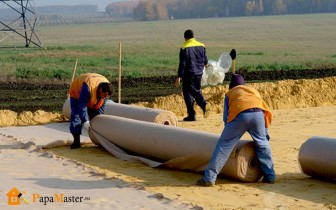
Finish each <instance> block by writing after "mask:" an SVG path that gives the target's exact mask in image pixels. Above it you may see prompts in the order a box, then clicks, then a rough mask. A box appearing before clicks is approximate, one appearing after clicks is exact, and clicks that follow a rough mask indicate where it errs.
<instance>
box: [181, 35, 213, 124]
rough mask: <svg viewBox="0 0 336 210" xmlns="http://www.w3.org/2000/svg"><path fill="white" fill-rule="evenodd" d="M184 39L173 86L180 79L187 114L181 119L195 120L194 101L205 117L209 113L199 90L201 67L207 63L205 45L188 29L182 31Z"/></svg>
mask: <svg viewBox="0 0 336 210" xmlns="http://www.w3.org/2000/svg"><path fill="white" fill-rule="evenodd" d="M184 39H185V42H184V43H183V45H182V47H181V49H180V54H179V59H180V63H179V67H178V75H177V78H176V80H175V86H176V87H178V86H179V85H180V82H181V79H182V81H183V83H182V92H183V97H184V101H185V104H186V106H187V112H188V116H187V117H185V118H184V119H183V121H195V120H196V112H195V110H194V101H196V103H197V105H198V106H200V107H201V109H202V110H203V114H204V117H205V118H206V117H208V115H209V112H208V111H207V107H206V106H207V102H206V100H205V99H204V97H203V95H202V92H201V79H202V75H203V69H204V67H205V66H206V65H208V58H207V55H206V49H205V45H204V44H203V43H201V42H198V41H197V40H196V39H195V38H194V32H193V31H192V30H190V29H189V30H186V31H185V32H184Z"/></svg>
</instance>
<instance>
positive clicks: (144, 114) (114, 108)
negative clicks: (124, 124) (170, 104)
mask: <svg viewBox="0 0 336 210" xmlns="http://www.w3.org/2000/svg"><path fill="white" fill-rule="evenodd" d="M104 114H106V115H114V116H118V117H125V118H130V119H135V120H141V121H146V122H152V123H157V124H163V125H171V126H177V124H178V120H177V118H176V116H175V114H174V113H173V112H170V111H167V110H161V109H151V108H145V107H137V106H131V105H127V104H119V103H114V102H112V101H108V102H106V104H105V112H104ZM63 115H64V116H65V117H66V118H68V119H70V115H71V108H70V99H69V98H68V99H67V100H66V101H65V103H64V104H63Z"/></svg>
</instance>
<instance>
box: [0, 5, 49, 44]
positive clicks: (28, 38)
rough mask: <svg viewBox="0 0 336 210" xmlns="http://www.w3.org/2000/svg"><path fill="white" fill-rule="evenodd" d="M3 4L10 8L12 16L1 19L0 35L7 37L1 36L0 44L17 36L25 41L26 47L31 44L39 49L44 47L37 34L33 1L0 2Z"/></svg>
mask: <svg viewBox="0 0 336 210" xmlns="http://www.w3.org/2000/svg"><path fill="white" fill-rule="evenodd" d="M1 4H3V5H5V6H7V8H10V9H11V10H10V11H11V12H12V13H11V14H10V15H9V16H8V17H6V18H2V19H5V20H1V18H0V33H1V32H3V33H4V34H5V35H4V36H3V37H2V36H0V43H1V42H2V41H4V40H5V39H7V38H8V37H10V36H11V35H13V34H14V35H17V36H19V37H21V38H23V39H24V40H25V47H29V46H30V45H31V44H33V45H35V46H37V47H43V44H42V43H41V41H40V39H39V38H38V35H37V34H36V31H35V30H36V26H37V15H36V11H35V4H34V1H33V0H0V6H1Z"/></svg>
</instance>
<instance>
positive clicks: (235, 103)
mask: <svg viewBox="0 0 336 210" xmlns="http://www.w3.org/2000/svg"><path fill="white" fill-rule="evenodd" d="M226 95H227V96H228V98H229V110H228V122H230V121H232V120H234V118H236V117H237V115H238V114H239V113H241V112H242V111H244V110H246V109H250V108H260V109H262V110H264V119H265V125H266V128H268V126H269V125H271V123H272V117H273V116H272V112H271V111H270V109H269V108H268V106H267V104H266V103H265V102H264V101H263V99H262V98H261V96H260V93H259V92H258V91H257V90H255V89H254V88H252V87H249V86H246V85H238V86H236V87H234V88H232V89H231V90H229V91H228V92H227V93H226Z"/></svg>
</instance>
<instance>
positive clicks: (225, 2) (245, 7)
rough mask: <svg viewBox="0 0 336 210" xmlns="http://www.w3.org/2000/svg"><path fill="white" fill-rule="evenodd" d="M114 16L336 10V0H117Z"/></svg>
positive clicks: (145, 17)
mask: <svg viewBox="0 0 336 210" xmlns="http://www.w3.org/2000/svg"><path fill="white" fill-rule="evenodd" d="M105 10H106V13H107V14H108V15H109V16H110V17H133V19H134V20H140V21H149V20H165V19H185V18H209V17H234V16H252V15H253V16H258V15H259V16H262V15H284V14H304V13H334V12H336V0H140V1H122V2H113V3H111V4H109V5H107V7H106V9H105Z"/></svg>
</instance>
